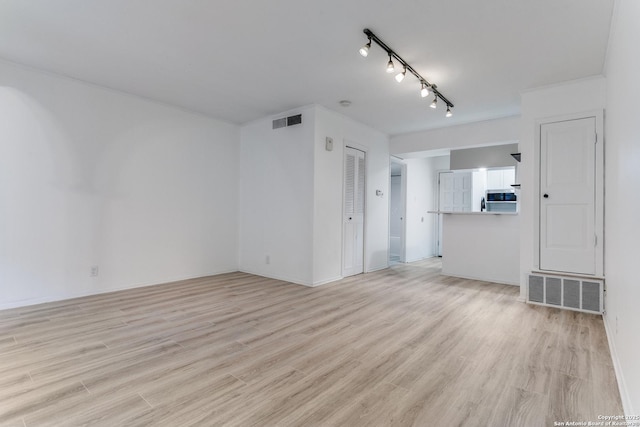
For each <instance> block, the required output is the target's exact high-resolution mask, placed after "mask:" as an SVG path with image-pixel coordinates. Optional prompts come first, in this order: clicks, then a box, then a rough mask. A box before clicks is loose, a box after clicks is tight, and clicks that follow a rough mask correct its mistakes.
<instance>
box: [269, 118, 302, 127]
mask: <svg viewBox="0 0 640 427" xmlns="http://www.w3.org/2000/svg"><path fill="white" fill-rule="evenodd" d="M301 123H302V114H296V115H295V116H289V117H283V118H281V119H275V120H274V121H273V127H272V129H280V128H284V127H287V126H294V125H299V124H301Z"/></svg>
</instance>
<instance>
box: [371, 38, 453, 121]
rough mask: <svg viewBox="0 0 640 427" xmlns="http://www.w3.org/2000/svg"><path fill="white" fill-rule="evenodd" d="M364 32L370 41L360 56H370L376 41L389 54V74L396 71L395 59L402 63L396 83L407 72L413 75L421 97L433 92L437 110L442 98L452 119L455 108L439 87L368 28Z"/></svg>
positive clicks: (432, 104) (434, 106) (434, 105)
mask: <svg viewBox="0 0 640 427" xmlns="http://www.w3.org/2000/svg"><path fill="white" fill-rule="evenodd" d="M363 32H364V33H365V34H366V36H367V37H368V39H369V41H368V42H367V44H365V45H364V46H363V47H361V48H360V55H362V56H364V57H365V58H366V57H367V56H368V55H369V48H370V47H371V42H372V41H374V42H376V44H377V45H378V46H380V47H381V48H382V49H383V50H384V51H385V52H387V55H389V62H387V73H393V72H394V71H395V66H394V64H393V59H394V58H395V60H396V61H398V62H399V63H400V65H402V72H401V73H398V74H396V76H395V77H396V81H397V82H398V83H399V82H401V81H402V80H404V78H405V77H406V75H407V71H408V72H409V73H411V74H413V75H414V76H415V78H416V79H418V81H419V82H420V96H421V97H423V98H426V97H427V96H429V90H431V92H433V94H434V98H433V102H432V103H431V105H429V106H430V107H431V108H437V107H438V98H440V99H441V100H442V102H444V103H445V104H446V105H447V113H446V117H451V116H452V115H453V114H452V113H451V109H452V108H453V104H452V103H451V101H449V100H448V99H447V98H445V96H444V95H443V94H442V93H440V91H439V90H438V87H437V86H436V85H434V84H432V83H429V82H428V81H427V79H425V78H424V77H422V76H421V75H420V74H418V72H417V71H416V70H415V69H414V68H413V67H412V66H411V65H409V64H408V63H407V61H405V60H404V59H402V58H401V57H400V55H398V54H397V53H396V52H394V51H393V49H391V48H390V47H389V46H387V45H386V44H385V42H383V41H382V40H380V39H379V38H378V36H376V35H375V34H373V32H372V31H371V30H369V29H368V28H365V29H364V30H363Z"/></svg>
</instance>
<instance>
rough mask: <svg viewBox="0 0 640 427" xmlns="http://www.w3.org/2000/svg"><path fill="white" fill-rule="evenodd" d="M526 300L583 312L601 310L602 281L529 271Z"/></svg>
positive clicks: (602, 303) (602, 299)
mask: <svg viewBox="0 0 640 427" xmlns="http://www.w3.org/2000/svg"><path fill="white" fill-rule="evenodd" d="M528 282H529V283H528V286H527V302H529V303H533V304H540V305H546V306H548V307H557V308H564V309H567V310H574V311H584V312H587V313H597V314H602V313H604V281H603V280H601V279H591V278H584V277H573V276H562V275H551V274H543V273H530V274H529V280H528Z"/></svg>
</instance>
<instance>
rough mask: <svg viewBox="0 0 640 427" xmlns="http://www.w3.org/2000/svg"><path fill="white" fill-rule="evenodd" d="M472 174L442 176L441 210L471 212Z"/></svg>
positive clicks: (459, 173) (461, 173)
mask: <svg viewBox="0 0 640 427" xmlns="http://www.w3.org/2000/svg"><path fill="white" fill-rule="evenodd" d="M471 182H472V176H471V172H455V173H454V172H449V173H441V174H440V210H441V211H446V212H471V190H472V188H471Z"/></svg>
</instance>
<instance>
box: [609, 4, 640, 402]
mask: <svg viewBox="0 0 640 427" xmlns="http://www.w3.org/2000/svg"><path fill="white" fill-rule="evenodd" d="M638 22H640V3H638V2H637V1H633V0H617V1H616V11H615V15H614V20H613V29H612V33H611V39H610V41H609V43H610V44H609V50H608V52H607V53H608V58H607V64H606V75H607V101H606V105H607V110H606V120H605V131H606V134H605V138H606V139H605V159H606V164H605V175H606V178H605V206H606V215H605V239H606V241H605V266H606V277H607V300H606V303H607V307H606V310H607V314H606V316H605V322H606V325H607V332H608V336H609V343H610V345H611V347H612V353H613V356H614V363H615V364H616V372H617V374H618V382H619V385H620V388H621V394H622V400H623V404H624V408H625V412H626V414H627V415H637V414H638V413H640V363H638V355H640V341H639V340H638V331H639V330H638V327H639V326H640V309H639V306H638V304H639V303H640V282H639V281H638V242H640V226H639V221H638V218H640V214H639V213H640V192H638V189H637V187H638V186H639V185H640V168H639V167H638V166H639V165H640V120H638V118H639V117H640V107H639V106H638V94H639V93H640V84H639V82H638V76H639V75H640V57H639V56H638V40H640V27H638Z"/></svg>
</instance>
